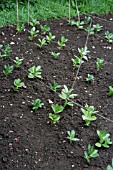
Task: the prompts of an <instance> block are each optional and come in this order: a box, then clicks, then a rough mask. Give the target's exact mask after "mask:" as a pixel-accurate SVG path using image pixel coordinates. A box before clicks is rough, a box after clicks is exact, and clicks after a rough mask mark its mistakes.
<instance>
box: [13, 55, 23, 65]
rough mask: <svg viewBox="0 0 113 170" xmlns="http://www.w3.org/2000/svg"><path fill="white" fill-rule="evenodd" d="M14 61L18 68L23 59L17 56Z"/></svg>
mask: <svg viewBox="0 0 113 170" xmlns="http://www.w3.org/2000/svg"><path fill="white" fill-rule="evenodd" d="M13 61H14V63H15V64H14V67H16V68H18V67H19V66H20V65H21V64H22V61H23V59H22V58H18V57H16V58H15V60H13Z"/></svg>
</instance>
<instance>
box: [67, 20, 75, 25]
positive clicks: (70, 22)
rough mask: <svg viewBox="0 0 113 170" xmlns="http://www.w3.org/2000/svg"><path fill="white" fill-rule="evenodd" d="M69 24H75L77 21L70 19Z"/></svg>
mask: <svg viewBox="0 0 113 170" xmlns="http://www.w3.org/2000/svg"><path fill="white" fill-rule="evenodd" d="M68 24H69V25H71V26H73V25H76V22H75V21H74V20H70V21H69V22H68Z"/></svg>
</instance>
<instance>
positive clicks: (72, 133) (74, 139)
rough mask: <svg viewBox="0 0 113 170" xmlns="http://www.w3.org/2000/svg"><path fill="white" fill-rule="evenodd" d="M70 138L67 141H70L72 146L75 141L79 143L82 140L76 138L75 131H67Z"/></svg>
mask: <svg viewBox="0 0 113 170" xmlns="http://www.w3.org/2000/svg"><path fill="white" fill-rule="evenodd" d="M67 134H68V137H67V139H69V141H70V144H72V142H73V141H79V140H80V139H78V138H75V131H74V130H71V131H67Z"/></svg>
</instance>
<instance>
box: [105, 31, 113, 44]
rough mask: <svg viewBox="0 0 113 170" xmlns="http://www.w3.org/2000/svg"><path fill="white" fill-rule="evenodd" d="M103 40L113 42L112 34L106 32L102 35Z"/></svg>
mask: <svg viewBox="0 0 113 170" xmlns="http://www.w3.org/2000/svg"><path fill="white" fill-rule="evenodd" d="M104 36H105V38H106V39H107V41H108V42H109V43H112V42H113V33H110V32H109V31H106V32H105V34H104Z"/></svg>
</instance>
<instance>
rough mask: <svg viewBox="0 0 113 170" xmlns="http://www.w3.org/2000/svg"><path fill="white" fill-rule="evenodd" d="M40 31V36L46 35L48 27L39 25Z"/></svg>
mask: <svg viewBox="0 0 113 170" xmlns="http://www.w3.org/2000/svg"><path fill="white" fill-rule="evenodd" d="M40 29H41V32H42V34H46V33H47V32H49V31H50V27H49V26H48V25H44V26H43V25H40Z"/></svg>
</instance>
